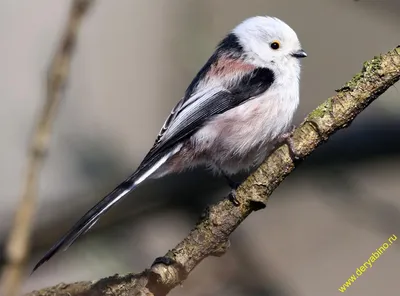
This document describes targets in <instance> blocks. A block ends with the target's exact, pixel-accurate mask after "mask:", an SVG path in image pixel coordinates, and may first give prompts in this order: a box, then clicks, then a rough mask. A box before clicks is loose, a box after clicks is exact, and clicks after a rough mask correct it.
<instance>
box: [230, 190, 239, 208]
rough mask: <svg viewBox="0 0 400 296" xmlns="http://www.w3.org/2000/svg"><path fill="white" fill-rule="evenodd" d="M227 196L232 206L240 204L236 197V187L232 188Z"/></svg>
mask: <svg viewBox="0 0 400 296" xmlns="http://www.w3.org/2000/svg"><path fill="white" fill-rule="evenodd" d="M228 198H229V200H230V201H231V202H232V203H233V205H234V206H236V207H238V206H240V201H239V200H238V199H237V197H236V189H232V191H231V192H230V193H229V197H228Z"/></svg>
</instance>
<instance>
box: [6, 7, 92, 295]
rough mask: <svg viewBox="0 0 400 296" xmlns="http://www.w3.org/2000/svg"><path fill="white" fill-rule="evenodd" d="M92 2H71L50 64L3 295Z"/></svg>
mask: <svg viewBox="0 0 400 296" xmlns="http://www.w3.org/2000/svg"><path fill="white" fill-rule="evenodd" d="M91 2H92V0H75V1H74V2H73V4H72V7H71V12H70V17H69V21H68V24H67V28H66V31H65V33H64V36H63V39H62V41H61V43H60V46H59V48H58V50H57V52H56V54H55V56H54V58H53V61H52V63H51V65H50V68H49V72H48V77H47V93H46V101H45V104H44V107H43V110H42V113H41V114H40V117H39V118H38V119H39V120H38V123H37V126H36V129H35V132H34V134H33V137H32V141H31V143H30V146H29V150H28V159H27V167H26V176H25V180H24V183H23V189H22V196H21V200H20V204H19V206H18V209H17V212H16V214H15V221H14V224H13V227H12V229H11V232H10V235H9V238H8V242H7V245H6V252H5V255H6V261H7V265H6V266H5V267H4V272H3V274H2V278H1V287H2V295H7V296H13V295H18V294H19V293H18V290H19V288H20V283H21V277H22V271H23V267H24V263H25V261H26V259H27V257H28V255H29V238H30V232H31V226H32V218H33V215H34V212H35V209H36V200H37V192H38V183H39V173H40V170H41V168H42V166H43V164H44V161H45V159H46V154H47V152H48V149H49V143H50V136H51V130H52V127H53V123H54V119H55V117H56V115H57V110H58V108H59V105H60V103H61V100H62V94H63V88H64V85H65V83H66V80H67V77H68V74H69V64H70V60H71V56H72V53H73V49H74V46H75V43H76V35H77V32H78V29H79V25H80V22H81V20H82V17H83V16H84V15H85V12H86V11H87V9H88V8H89V6H90V4H91Z"/></svg>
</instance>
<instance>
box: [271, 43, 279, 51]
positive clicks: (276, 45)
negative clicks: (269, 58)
mask: <svg viewBox="0 0 400 296" xmlns="http://www.w3.org/2000/svg"><path fill="white" fill-rule="evenodd" d="M270 46H271V48H272V49H274V50H277V49H278V48H279V47H281V44H280V43H279V41H274V42H272V43H271V45H270Z"/></svg>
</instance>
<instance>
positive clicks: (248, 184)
mask: <svg viewBox="0 0 400 296" xmlns="http://www.w3.org/2000/svg"><path fill="white" fill-rule="evenodd" d="M399 79H400V45H399V46H398V47H397V48H395V49H393V50H391V51H389V52H388V53H386V54H384V55H381V56H377V57H374V59H372V60H370V61H367V62H365V63H364V66H363V68H362V70H361V72H360V73H358V74H357V75H355V76H354V77H353V78H352V79H351V80H350V81H349V82H347V83H346V84H345V85H344V86H343V87H342V88H340V89H338V90H336V92H337V93H336V95H335V96H333V97H331V98H329V99H328V100H326V101H325V102H324V103H323V104H321V105H320V106H319V107H317V108H316V109H315V110H314V111H312V112H311V113H310V114H309V115H308V116H307V117H306V118H305V120H304V121H303V122H302V123H301V124H300V126H299V127H298V128H297V129H296V130H295V131H294V132H293V134H292V137H291V139H292V143H293V148H294V149H295V152H296V155H298V156H300V159H298V160H296V159H293V157H292V156H291V155H290V151H289V149H288V146H287V145H286V144H284V145H282V146H280V147H279V148H278V149H277V150H276V151H275V152H274V153H272V154H271V155H270V156H269V157H268V158H267V159H266V161H265V162H264V163H263V164H262V165H261V166H260V167H259V168H258V169H257V170H256V172H255V173H253V174H252V175H251V176H250V177H249V178H248V179H247V180H246V181H245V182H244V183H243V184H242V185H241V186H240V187H239V188H238V190H237V198H238V200H239V201H240V203H241V204H240V206H234V205H233V204H232V202H230V201H228V200H227V199H224V200H222V201H220V202H218V203H217V204H215V205H213V206H211V207H209V208H208V209H206V210H205V211H204V213H203V215H202V217H201V219H200V221H199V222H198V223H197V225H196V226H195V228H194V229H193V230H192V231H191V232H190V234H189V235H188V236H187V237H186V238H185V239H184V240H183V241H182V242H180V243H179V244H178V245H177V246H176V247H175V248H174V249H173V250H170V251H169V252H168V253H167V254H166V255H165V256H164V257H161V258H157V259H156V261H155V262H154V263H153V265H152V267H151V268H150V269H147V270H145V271H143V272H141V273H138V274H128V275H124V276H120V275H114V276H111V277H108V278H104V279H101V280H99V281H95V282H77V283H73V284H60V285H57V286H54V287H51V288H46V289H43V290H41V291H35V292H31V293H28V294H26V296H50V295H51V296H64V295H68V296H78V295H80V296H82V295H85V296H102V295H152V296H153V295H154V296H163V295H166V294H168V292H169V291H170V290H171V289H173V288H174V287H176V286H177V285H179V284H180V283H181V282H182V281H184V280H185V279H186V278H187V277H188V275H189V273H190V272H191V271H192V270H193V269H194V268H195V267H196V265H197V264H199V263H200V262H201V261H202V260H203V259H204V258H206V257H208V256H220V255H222V254H224V253H225V251H226V250H227V249H228V247H229V235H230V234H231V233H232V232H233V231H234V230H235V229H236V227H238V226H239V224H240V223H241V222H242V221H243V220H244V219H245V218H246V217H247V216H248V215H250V214H251V213H252V212H253V211H256V210H259V209H262V208H264V207H265V204H266V203H267V201H268V198H269V196H270V195H271V194H272V192H273V191H274V190H275V189H276V188H277V187H278V186H279V184H280V183H281V182H282V181H283V180H284V179H285V178H286V176H287V175H288V174H290V173H291V172H292V171H293V170H294V169H295V167H296V166H297V165H298V163H299V162H300V161H301V160H303V159H305V158H306V157H307V156H308V155H309V154H310V153H311V152H313V151H314V150H315V149H316V148H317V147H318V146H319V145H320V144H322V143H323V142H325V141H326V140H327V139H328V138H329V137H330V136H331V135H332V134H334V133H335V132H337V131H338V130H340V129H343V128H345V127H348V126H349V125H350V124H351V122H352V121H353V120H354V118H355V117H356V116H357V115H358V114H359V113H360V112H362V111H363V110H364V109H365V108H366V107H367V106H368V105H369V104H371V103H372V102H373V101H374V100H375V99H376V98H378V97H379V96H380V95H381V94H382V93H384V92H385V91H386V90H387V89H388V88H389V87H390V86H392V85H393V84H394V83H395V82H397V81H398V80H399Z"/></svg>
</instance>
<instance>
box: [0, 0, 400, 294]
mask: <svg viewBox="0 0 400 296" xmlns="http://www.w3.org/2000/svg"><path fill="white" fill-rule="evenodd" d="M71 2H72V1H70V0H58V1H53V0H35V1H22V0H18V1H15V0H3V1H0V40H1V46H0V65H1V67H0V98H1V102H2V107H1V108H0V117H1V119H2V122H3V124H2V125H0V134H1V139H0V141H1V142H0V160H1V164H2V165H1V169H0V180H1V181H0V183H1V187H0V248H3V249H4V245H5V242H6V239H7V235H8V233H9V230H10V227H11V225H12V221H13V217H14V213H15V210H16V207H17V205H18V201H19V198H20V195H21V191H22V181H23V178H24V173H25V169H26V162H27V147H28V144H29V142H30V140H31V136H32V131H33V128H34V124H35V122H36V119H37V117H38V116H39V114H40V110H41V108H42V106H43V103H44V98H45V92H46V87H45V85H46V84H45V82H46V71H47V68H48V66H49V63H50V60H51V58H52V56H53V54H54V52H55V50H56V48H57V45H58V43H59V41H60V38H61V36H62V33H63V30H64V27H65V23H66V20H67V17H68V11H69V7H70V5H71ZM253 15H273V16H277V17H279V18H281V19H283V20H284V21H285V22H287V23H288V24H289V25H290V26H292V27H293V28H294V29H295V30H296V31H297V33H298V35H299V38H300V41H301V42H302V45H303V47H304V49H305V50H306V51H307V53H308V55H309V56H308V58H306V59H304V60H302V62H303V67H302V83H301V104H300V108H299V110H298V112H297V115H296V122H295V123H296V124H297V123H299V122H300V121H301V120H302V119H303V118H304V117H305V115H306V114H307V113H308V112H309V111H311V110H312V109H313V108H315V107H316V106H317V105H318V104H320V103H321V102H322V101H324V100H326V99H327V98H328V97H329V96H331V95H333V94H334V90H335V89H337V88H339V87H341V86H342V85H343V84H344V83H345V82H346V81H347V80H349V79H350V78H351V77H352V76H353V75H354V74H355V73H357V72H358V71H359V70H360V69H361V67H362V63H363V62H364V61H365V60H368V59H370V58H372V57H373V56H374V55H376V54H379V53H381V52H382V53H383V52H387V51H388V50H390V49H392V48H393V47H395V46H396V45H397V44H399V43H400V38H399V37H400V33H399V28H400V2H399V1H397V0H380V1H378V0H376V1H372V0H359V1H352V0H298V1H290V0H262V1H261V0H247V1H243V0H241V1H239V0H229V1H228V0H202V1H195V0H172V1H166V0H153V1H144V0H141V1H131V0H119V1H106V0H97V1H94V3H93V7H91V9H90V10H89V12H88V13H87V15H86V16H85V18H84V20H83V22H82V25H81V28H80V31H79V33H78V44H77V48H76V51H75V53H74V55H73V58H72V61H71V75H70V77H69V79H68V84H67V87H66V89H65V96H64V101H63V102H62V105H61V107H60V110H59V112H58V116H57V119H56V122H55V125H54V130H53V134H52V140H51V144H50V153H49V155H48V158H47V160H46V162H45V166H44V169H43V171H42V172H41V175H40V190H39V197H40V199H39V201H38V203H39V204H38V208H37V213H36V215H35V220H34V232H33V234H32V255H31V258H30V259H29V262H28V266H27V270H26V275H27V279H26V280H25V281H24V284H23V291H24V292H28V291H31V290H32V289H38V288H41V287H44V286H49V285H54V284H57V283H59V282H72V281H80V280H92V279H97V278H100V277H105V276H108V275H112V274H115V273H127V272H132V271H136V272H138V271H141V270H143V269H144V268H146V267H149V266H150V264H151V263H152V261H153V260H154V258H155V257H158V256H160V255H163V254H164V253H165V252H166V251H167V250H168V249H171V248H173V247H174V246H175V245H176V244H177V243H178V242H179V241H180V240H181V239H183V238H184V237H185V236H186V234H187V233H188V232H189V231H190V229H191V228H192V226H193V225H194V223H195V221H196V220H197V218H198V217H199V215H200V213H201V211H202V210H203V209H204V207H205V206H206V205H207V204H209V203H212V202H214V201H216V200H218V199H221V198H223V197H224V196H225V195H226V194H227V193H228V191H229V189H228V187H227V186H226V185H225V182H224V180H223V179H217V178H213V177H212V176H211V175H210V174H208V173H207V172H205V171H202V170H198V171H194V172H190V173H187V174H184V175H178V176H171V177H167V178H165V179H162V180H158V181H150V182H147V183H146V184H145V185H143V186H142V187H140V188H139V189H138V190H137V191H135V192H134V193H133V194H131V195H130V196H129V198H127V199H125V200H123V201H122V202H121V203H120V204H118V205H117V206H116V207H115V208H113V209H112V210H111V211H110V212H109V213H108V214H107V215H106V216H105V217H104V218H103V219H102V220H101V222H100V223H98V224H97V225H96V226H95V227H94V228H93V229H92V230H91V231H90V232H89V233H87V234H86V235H85V236H83V237H82V238H81V239H79V240H78V241H77V242H76V243H75V244H74V245H73V246H72V247H71V248H69V249H68V251H67V252H63V253H60V254H59V255H57V256H56V257H55V258H54V259H52V260H51V261H49V262H48V263H47V264H45V265H44V266H43V267H42V268H41V269H39V270H38V271H37V272H36V273H35V274H33V275H32V276H30V277H28V274H29V272H30V270H31V269H32V267H33V265H34V264H35V263H36V261H37V260H38V259H39V258H40V257H41V255H43V254H44V252H45V251H46V250H47V249H48V248H49V247H50V246H51V245H52V244H53V243H54V242H55V241H56V240H57V239H58V238H59V237H60V236H61V235H62V234H64V233H65V231H67V230H68V229H69V228H70V227H71V226H72V224H73V223H74V222H76V220H77V219H78V218H80V217H81V215H82V214H83V213H84V212H86V210H88V209H89V208H90V207H91V206H92V205H94V203H96V201H97V200H99V199H100V198H101V197H102V196H103V195H104V194H106V193H107V192H108V191H109V190H110V189H112V188H113V187H114V186H115V185H117V183H118V182H119V181H121V180H123V179H124V178H125V177H127V176H128V175H129V174H130V173H131V172H132V171H133V170H134V169H135V168H136V166H137V165H138V164H139V162H140V161H141V160H142V158H143V157H144V155H145V153H146V152H147V150H148V149H149V148H150V147H151V145H152V144H153V141H154V138H155V136H156V134H157V133H158V131H159V129H160V126H161V125H162V123H163V122H164V120H165V118H166V116H167V115H168V114H169V111H170V109H171V108H172V107H173V106H174V105H175V103H176V102H177V101H178V100H179V99H180V97H181V96H182V94H183V92H184V90H185V88H186V87H187V85H188V84H189V83H190V81H191V79H192V77H194V75H195V74H196V72H197V71H198V70H199V69H200V67H201V66H202V65H203V63H204V62H205V61H206V60H207V58H208V57H209V56H210V54H211V53H212V51H213V49H214V47H215V46H216V44H217V42H218V41H219V40H220V39H221V38H222V37H223V36H224V35H225V34H226V33H227V32H228V31H229V30H231V29H232V28H233V27H234V26H235V25H237V24H238V23H239V22H241V21H242V20H244V19H245V18H247V17H250V16H253ZM399 87H400V85H398V87H397V88H391V89H389V91H388V92H387V93H385V94H384V95H383V96H382V97H381V98H379V99H378V100H377V101H376V102H374V103H373V104H372V105H371V106H370V107H369V108H368V109H367V110H366V111H365V112H364V113H363V114H361V115H360V116H359V117H358V118H357V119H356V120H355V122H354V123H353V124H352V125H351V127H350V128H348V129H346V130H343V131H340V132H339V133H337V134H336V135H335V136H334V137H333V138H332V139H331V140H330V141H329V142H328V143H327V144H325V145H323V146H322V147H320V148H318V150H317V151H316V152H315V153H314V154H313V155H312V156H311V157H310V158H309V159H307V160H306V161H305V162H303V163H302V164H301V166H300V167H299V168H298V169H296V171H295V172H294V173H293V174H291V175H290V176H289V177H288V178H287V180H286V181H285V182H284V183H283V184H282V185H281V186H280V187H279V188H278V189H277V190H276V191H275V192H274V194H273V195H272V197H271V199H270V201H269V202H268V206H267V208H266V209H265V210H263V211H259V212H256V213H254V214H252V215H251V217H249V218H248V219H247V220H246V221H245V222H244V223H243V224H242V225H241V226H240V227H239V228H238V229H237V231H236V232H235V233H234V234H233V235H232V239H231V243H232V246H231V249H230V250H229V252H228V253H227V254H226V255H224V256H223V257H221V258H208V259H206V260H205V261H204V262H202V263H201V264H200V265H199V266H198V267H197V268H196V269H195V271H194V272H193V273H192V274H191V276H190V277H189V279H188V280H187V281H185V282H184V284H183V287H178V288H176V289H174V290H173V291H172V292H171V294H170V295H175V296H178V295H190V296H197V295H199V296H200V295H202V296H203V295H204V296H205V295H232V296H241V295H260V296H303V295H307V296H314V295H315V296H319V295H327V296H329V295H337V294H338V293H340V292H339V291H338V288H339V287H340V286H341V285H342V284H343V283H344V282H345V281H346V280H347V279H348V277H350V276H351V275H352V274H353V273H355V271H356V269H357V268H358V267H359V266H360V265H362V264H363V263H364V262H365V261H366V260H368V258H369V256H370V255H371V253H372V252H373V251H375V249H376V248H379V247H380V246H381V245H382V244H383V243H384V242H385V241H386V240H387V239H388V238H389V237H390V236H391V235H393V234H395V235H396V236H398V237H400V182H399V180H400V149H399V144H400V139H399V132H400V91H399ZM1 258H2V259H0V261H1V263H0V264H4V256H3V257H1ZM399 266H400V241H397V242H396V243H395V244H394V245H393V246H392V247H391V248H389V249H388V250H387V251H386V252H385V253H384V255H383V256H381V257H380V258H379V260H378V261H376V262H375V264H374V265H373V268H371V269H368V270H367V272H365V273H364V274H363V276H362V277H360V278H359V279H358V280H357V281H356V282H355V283H354V284H353V285H352V286H351V287H350V288H349V289H348V290H347V291H346V293H347V295H367V296H368V295H378V293H380V294H382V293H392V294H393V295H395V294H396V291H398V289H399V283H398V274H399V272H400V267H399ZM0 269H1V266H0ZM396 274H397V276H396Z"/></svg>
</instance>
